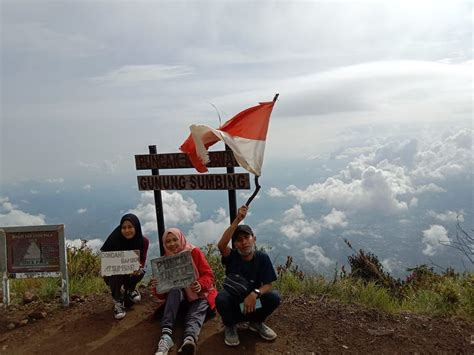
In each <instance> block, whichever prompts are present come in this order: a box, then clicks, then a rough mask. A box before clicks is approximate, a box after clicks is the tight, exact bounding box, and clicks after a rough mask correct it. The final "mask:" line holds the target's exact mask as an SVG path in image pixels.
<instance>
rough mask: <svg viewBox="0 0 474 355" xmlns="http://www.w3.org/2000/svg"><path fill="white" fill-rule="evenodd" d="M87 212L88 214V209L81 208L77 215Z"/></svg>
mask: <svg viewBox="0 0 474 355" xmlns="http://www.w3.org/2000/svg"><path fill="white" fill-rule="evenodd" d="M85 212H87V208H79V209H78V210H77V213H78V214H83V213H85Z"/></svg>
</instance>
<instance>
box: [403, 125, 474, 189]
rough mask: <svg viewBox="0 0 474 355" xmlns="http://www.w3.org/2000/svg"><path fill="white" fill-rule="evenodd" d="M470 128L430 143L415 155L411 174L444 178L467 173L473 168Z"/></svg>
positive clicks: (471, 131)
mask: <svg viewBox="0 0 474 355" xmlns="http://www.w3.org/2000/svg"><path fill="white" fill-rule="evenodd" d="M472 134H473V130H472V129H461V130H459V131H458V132H456V133H454V134H452V135H450V136H449V137H447V138H445V139H444V140H438V141H435V142H433V143H432V144H430V146H429V147H427V148H426V149H425V150H423V151H420V152H419V153H418V154H417V155H416V156H415V163H416V168H415V169H414V171H413V172H412V174H413V176H415V177H417V178H420V179H430V180H431V179H435V180H446V179H447V178H448V177H452V176H459V175H462V174H468V173H469V172H471V171H472V170H473V168H474V165H473V160H472Z"/></svg>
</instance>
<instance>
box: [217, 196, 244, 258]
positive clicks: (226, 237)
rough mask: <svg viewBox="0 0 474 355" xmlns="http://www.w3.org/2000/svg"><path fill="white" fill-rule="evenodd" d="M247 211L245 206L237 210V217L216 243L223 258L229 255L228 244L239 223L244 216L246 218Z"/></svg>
mask: <svg viewBox="0 0 474 355" xmlns="http://www.w3.org/2000/svg"><path fill="white" fill-rule="evenodd" d="M247 211H248V207H247V206H245V205H243V206H242V207H240V208H239V211H238V212H237V216H236V217H235V219H234V221H233V222H232V224H231V225H230V226H229V227H228V228H227V229H226V230H225V231H224V234H222V237H221V239H220V240H219V242H218V243H217V247H218V248H219V251H220V252H221V255H222V256H223V257H226V256H228V255H229V254H230V247H229V242H230V240H231V239H232V234H234V231H235V229H236V228H237V226H238V225H239V223H240V222H242V221H243V220H244V218H245V216H247Z"/></svg>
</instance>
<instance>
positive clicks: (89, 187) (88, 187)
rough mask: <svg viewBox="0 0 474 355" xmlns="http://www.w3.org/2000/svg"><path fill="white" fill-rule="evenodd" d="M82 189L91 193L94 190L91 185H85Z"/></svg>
mask: <svg viewBox="0 0 474 355" xmlns="http://www.w3.org/2000/svg"><path fill="white" fill-rule="evenodd" d="M82 189H83V190H85V191H91V190H92V186H91V185H89V184H86V185H84V186H83V187H82Z"/></svg>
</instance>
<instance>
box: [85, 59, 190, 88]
mask: <svg viewBox="0 0 474 355" xmlns="http://www.w3.org/2000/svg"><path fill="white" fill-rule="evenodd" d="M192 73H193V70H192V68H191V67H188V66H185V65H161V64H150V65H125V66H123V67H121V68H118V69H115V70H112V71H110V72H108V73H106V74H104V75H102V76H98V77H94V78H93V79H92V81H94V82H96V83H100V84H103V85H108V86H128V85H135V84H140V83H143V82H147V81H161V80H165V79H171V78H178V77H182V76H187V75H190V74H192Z"/></svg>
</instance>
